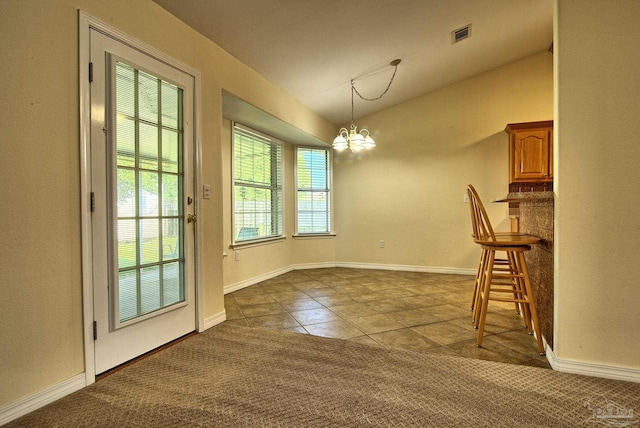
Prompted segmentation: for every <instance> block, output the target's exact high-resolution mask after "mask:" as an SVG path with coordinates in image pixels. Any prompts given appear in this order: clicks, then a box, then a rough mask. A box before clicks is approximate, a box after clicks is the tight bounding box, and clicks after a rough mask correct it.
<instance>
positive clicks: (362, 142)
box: [333, 59, 400, 152]
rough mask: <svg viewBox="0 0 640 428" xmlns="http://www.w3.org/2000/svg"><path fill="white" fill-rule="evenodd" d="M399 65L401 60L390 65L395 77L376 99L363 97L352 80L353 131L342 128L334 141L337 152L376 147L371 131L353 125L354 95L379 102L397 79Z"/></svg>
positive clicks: (395, 60)
mask: <svg viewBox="0 0 640 428" xmlns="http://www.w3.org/2000/svg"><path fill="white" fill-rule="evenodd" d="M398 64H400V60H399V59H394V60H393V61H391V62H390V63H389V65H391V66H392V67H394V70H393V75H392V76H391V79H390V80H389V84H388V85H387V88H386V89H385V90H384V91H383V92H382V93H381V94H380V95H378V96H377V97H375V98H366V97H363V96H362V94H360V92H358V90H357V89H356V87H355V84H354V82H355V79H351V129H349V130H347V128H340V131H338V136H337V137H336V138H335V139H334V140H333V148H334V149H335V150H338V151H342V150H345V149H346V148H350V149H351V151H352V152H359V151H361V150H365V149H371V148H373V147H375V146H376V142H375V141H373V138H371V133H370V132H369V130H368V129H364V128H363V129H361V130H360V131H358V127H357V126H356V125H355V124H354V123H353V110H354V103H353V95H354V94H357V95H358V96H359V97H360V99H362V100H365V101H377V100H379V99H380V98H382V97H383V96H384V95H385V94H386V93H387V92H388V91H389V88H390V87H391V83H393V78H394V77H396V72H397V71H398Z"/></svg>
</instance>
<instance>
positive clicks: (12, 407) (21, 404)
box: [0, 373, 87, 425]
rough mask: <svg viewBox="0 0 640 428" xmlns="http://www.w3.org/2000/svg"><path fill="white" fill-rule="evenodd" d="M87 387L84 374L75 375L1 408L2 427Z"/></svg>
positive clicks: (0, 420) (0, 422) (0, 421)
mask: <svg viewBox="0 0 640 428" xmlns="http://www.w3.org/2000/svg"><path fill="white" fill-rule="evenodd" d="M85 386H87V383H86V378H85V375H84V373H80V374H78V375H75V376H74V377H72V378H70V379H67V380H64V381H62V382H60V383H58V384H55V385H52V386H50V387H48V388H47V389H44V390H42V391H40V392H36V393H35V394H32V395H29V396H27V397H24V398H23V399H21V400H18V401H16V402H14V403H11V404H9V405H7V406H5V407H3V408H0V425H4V424H6V423H9V422H11V421H12V420H14V419H18V418H19V417H20V416H24V415H26V414H27V413H29V412H33V411H34V410H37V409H39V408H41V407H44V406H46V405H47V404H49V403H53V402H54V401H56V400H59V399H60V398H62V397H64V396H66V395H69V394H71V393H73V392H76V391H78V390H80V389H82V388H84V387H85Z"/></svg>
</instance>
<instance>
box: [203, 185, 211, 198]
mask: <svg viewBox="0 0 640 428" xmlns="http://www.w3.org/2000/svg"><path fill="white" fill-rule="evenodd" d="M202 197H203V198H204V199H211V185H209V184H204V185H203V186H202Z"/></svg>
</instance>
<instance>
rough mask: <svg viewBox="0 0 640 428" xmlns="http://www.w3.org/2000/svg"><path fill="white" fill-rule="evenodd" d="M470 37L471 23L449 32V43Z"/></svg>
mask: <svg viewBox="0 0 640 428" xmlns="http://www.w3.org/2000/svg"><path fill="white" fill-rule="evenodd" d="M469 37H471V24H469V25H465V26H464V27H462V28H458V29H457V30H453V31H452V32H451V43H458V42H460V41H462V40H464V39H468V38H469Z"/></svg>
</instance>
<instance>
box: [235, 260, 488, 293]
mask: <svg viewBox="0 0 640 428" xmlns="http://www.w3.org/2000/svg"><path fill="white" fill-rule="evenodd" d="M332 267H342V268H352V269H377V270H397V271H405V272H427V273H442V274H454V275H475V274H476V270H475V269H464V268H449V267H434V266H414V265H381V264H374V263H358V262H323V263H304V264H296V265H290V266H288V267H284V268H280V269H276V270H274V271H271V272H268V273H265V274H262V275H258V276H255V277H253V278H248V279H245V280H243V281H240V282H236V283H234V284H229V285H226V286H225V287H224V294H229V293H232V292H234V291H238V290H241V289H243V288H245V287H249V286H251V285H255V284H257V283H259V282H262V281H266V280H267V279H271V278H275V277H276V276H279V275H282V274H285V273H287V272H291V271H294V270H302V269H324V268H332Z"/></svg>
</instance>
